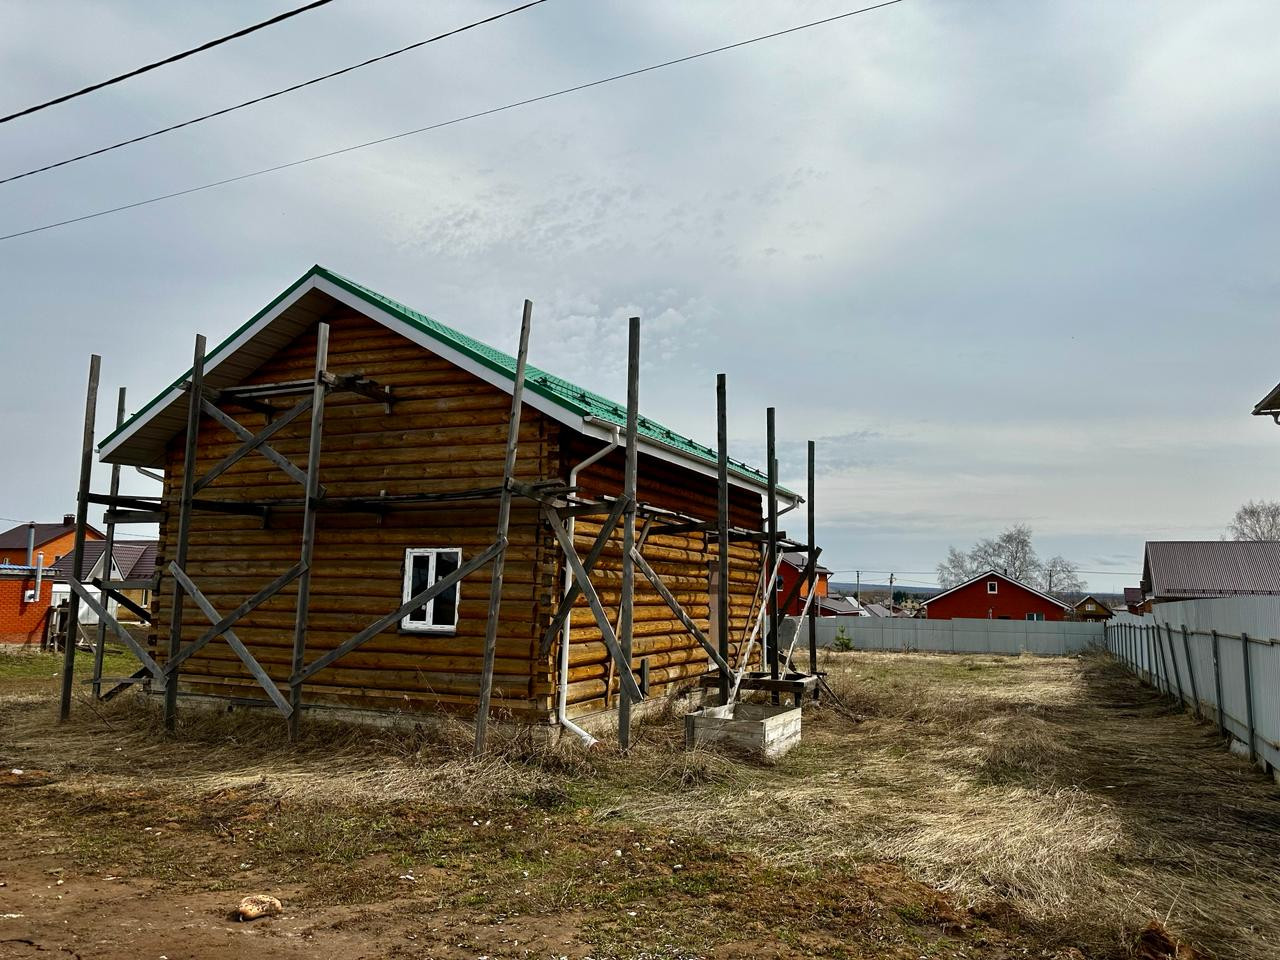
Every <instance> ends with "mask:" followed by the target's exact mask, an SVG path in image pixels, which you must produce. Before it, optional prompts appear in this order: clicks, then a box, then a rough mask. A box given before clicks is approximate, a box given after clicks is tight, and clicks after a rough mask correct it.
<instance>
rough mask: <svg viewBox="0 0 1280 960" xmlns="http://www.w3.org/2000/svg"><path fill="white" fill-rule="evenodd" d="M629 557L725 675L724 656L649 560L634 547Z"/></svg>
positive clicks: (726, 669) (726, 672) (726, 668)
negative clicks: (686, 610)
mask: <svg viewBox="0 0 1280 960" xmlns="http://www.w3.org/2000/svg"><path fill="white" fill-rule="evenodd" d="M631 559H632V560H634V561H635V562H636V566H637V567H639V568H640V572H641V573H643V574H644V576H645V579H646V580H648V581H649V582H650V583H651V584H653V589H655V590H657V591H658V596H660V597H661V598H662V599H663V602H664V603H666V605H667V606H668V607H670V608H671V612H672V613H674V614H675V615H676V619H677V620H679V621H680V622H681V623H683V624H684V628H685V629H686V630H688V631H689V632H690V633H691V634H693V639H695V640H697V641H698V643H699V644H701V645H702V649H703V650H705V651H707V656H709V657H710V658H711V662H712V663H714V664H715V665H716V666H717V667H718V668H719V669H721V670H723V671H725V675H726V676H727V675H728V670H729V665H728V664H727V663H725V662H724V658H723V657H721V656H720V651H719V650H717V649H716V648H715V646H714V644H712V642H711V641H710V640H708V639H707V636H706V634H704V633H703V632H702V629H701V628H700V627H699V626H698V625H697V624H696V623H694V622H693V618H692V617H690V616H689V615H688V614H687V613H685V612H684V607H682V606H680V601H679V600H677V599H676V598H675V595H674V594H672V592H671V591H670V590H669V589H667V585H666V584H665V583H663V582H662V578H661V577H659V576H658V574H657V572H656V571H655V570H654V569H653V567H651V566H649V561H648V560H646V559H645V558H644V557H643V556H642V555H641V553H640V551H639V550H637V549H635V548H632V550H631Z"/></svg>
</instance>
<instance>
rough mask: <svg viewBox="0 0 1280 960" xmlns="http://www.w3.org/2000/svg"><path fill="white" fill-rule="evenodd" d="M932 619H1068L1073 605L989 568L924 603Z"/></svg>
mask: <svg viewBox="0 0 1280 960" xmlns="http://www.w3.org/2000/svg"><path fill="white" fill-rule="evenodd" d="M923 606H924V609H925V616H927V617H928V618H929V619H930V620H956V619H960V618H969V619H976V620H1065V619H1067V615H1068V614H1069V613H1070V612H1071V607H1070V606H1068V605H1067V604H1065V603H1063V602H1062V601H1061V600H1055V599H1054V598H1053V597H1051V596H1049V595H1048V594H1047V593H1042V592H1041V591H1039V590H1037V589H1036V588H1035V587H1031V586H1028V585H1027V584H1025V583H1023V582H1022V581H1021V580H1015V579H1014V578H1013V577H1010V576H1007V575H1005V574H1003V573H1001V572H1000V571H998V570H988V571H987V572H986V573H982V574H979V575H978V576H976V577H974V578H973V579H971V580H966V581H965V582H964V583H961V584H957V585H956V586H954V587H952V588H951V589H950V590H946V591H943V592H942V593H940V594H938V595H937V596H936V597H931V598H930V599H928V600H926V601H925V602H924V604H923Z"/></svg>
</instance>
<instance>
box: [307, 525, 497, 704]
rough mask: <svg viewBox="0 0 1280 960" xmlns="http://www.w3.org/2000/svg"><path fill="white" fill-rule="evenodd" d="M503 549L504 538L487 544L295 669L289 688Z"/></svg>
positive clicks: (372, 635)
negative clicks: (404, 599)
mask: <svg viewBox="0 0 1280 960" xmlns="http://www.w3.org/2000/svg"><path fill="white" fill-rule="evenodd" d="M506 548H507V540H506V538H505V537H504V538H503V539H501V540H498V541H496V542H495V543H492V544H490V545H489V549H488V550H486V551H485V552H484V553H482V554H479V555H478V556H475V557H472V558H471V559H470V560H468V561H467V562H466V563H464V564H463V565H462V566H460V567H459V568H458V569H457V570H455V571H453V573H451V574H449V575H448V576H445V577H441V578H440V579H439V580H437V581H436V582H435V583H433V584H432V585H431V586H429V587H427V588H426V589H425V590H423V591H422V592H420V593H416V594H414V595H413V596H412V597H410V598H409V599H408V600H406V601H405V602H404V603H403V604H401V605H400V609H398V610H396V611H395V612H393V613H389V614H387V615H386V616H385V617H383V618H382V619H380V620H375V621H374V622H373V623H371V624H369V626H367V627H365V628H364V629H363V630H361V631H360V632H359V633H357V634H356V635H355V636H354V637H351V638H350V639H348V640H345V641H343V643H342V644H341V645H339V646H337V647H334V648H333V649H332V650H330V651H329V652H328V653H326V654H325V655H324V656H322V657H320V658H319V659H318V660H313V661H312V662H311V663H309V664H308V665H307V666H305V667H303V668H302V669H301V670H299V671H298V672H297V673H295V674H294V675H293V676H292V677H290V678H289V683H290V685H292V684H295V683H303V682H305V681H306V680H307V679H308V678H309V677H311V676H313V675H314V674H316V673H318V672H319V671H321V670H323V669H324V668H325V667H327V666H329V664H331V663H333V662H334V661H336V660H339V659H341V658H342V657H345V656H346V655H347V654H348V653H350V652H351V651H352V650H354V649H356V647H359V646H361V645H362V644H364V643H366V642H368V641H369V640H372V639H373V638H374V637H376V636H377V635H378V634H380V633H381V632H382V631H383V630H386V629H387V628H388V627H389V626H391V625H392V624H393V623H395V622H396V621H398V620H402V619H404V618H405V617H406V616H408V615H409V614H410V613H412V612H413V611H414V610H417V609H418V608H419V607H421V606H422V605H423V604H424V603H427V602H428V601H430V600H433V599H435V598H436V597H438V596H439V595H440V594H442V593H444V592H445V591H446V590H448V589H449V588H450V587H452V586H453V585H454V584H455V583H457V582H458V581H459V580H461V579H462V578H463V577H465V576H467V575H468V574H472V573H475V572H476V571H477V570H479V569H480V568H481V567H483V566H484V565H485V564H487V563H491V562H493V560H494V559H495V558H496V557H497V556H498V555H499V554H500V553H502V551H503V550H505V549H506Z"/></svg>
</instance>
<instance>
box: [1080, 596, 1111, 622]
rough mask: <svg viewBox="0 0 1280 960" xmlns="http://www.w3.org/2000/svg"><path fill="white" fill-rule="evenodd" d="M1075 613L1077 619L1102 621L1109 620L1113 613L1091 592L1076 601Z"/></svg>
mask: <svg viewBox="0 0 1280 960" xmlns="http://www.w3.org/2000/svg"><path fill="white" fill-rule="evenodd" d="M1075 615H1076V619H1077V620H1090V621H1102V620H1110V619H1111V618H1112V617H1114V616H1115V613H1114V611H1112V609H1111V608H1110V607H1108V606H1107V605H1106V604H1105V603H1103V602H1102V601H1101V600H1099V599H1098V598H1097V597H1095V596H1094V595H1093V594H1089V595H1088V596H1086V597H1082V598H1081V599H1080V600H1079V602H1077V603H1076V605H1075Z"/></svg>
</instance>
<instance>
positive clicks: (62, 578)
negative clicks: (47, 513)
mask: <svg viewBox="0 0 1280 960" xmlns="http://www.w3.org/2000/svg"><path fill="white" fill-rule="evenodd" d="M159 546H160V543H159V541H158V540H117V541H116V542H115V544H114V545H113V546H112V548H111V575H110V576H109V577H107V578H106V579H109V580H149V579H151V578H152V577H153V576H155V572H156V551H157V549H158V548H159ZM105 552H106V543H105V542H104V541H101V540H95V541H94V542H92V543H86V544H85V545H84V561H83V564H84V565H83V570H84V573H83V575H82V576H81V578H80V579H81V581H82V582H83V583H85V584H88V583H89V581H91V580H94V579H95V578H102V576H103V573H102V558H103V554H104V553H105ZM73 559H74V557H73V556H72V554H69V553H68V554H66V555H65V556H64V557H63V558H62V559H61V560H59V561H58V562H57V563H55V564H54V565H53V568H52V576H53V581H54V586H53V605H54V606H55V607H57V606H61V605H62V603H63V602H64V601H66V600H69V599H70V598H71V586H70V582H71V564H72V560H73ZM89 592H90V593H92V594H93V595H94V596H95V597H97V598H98V599H99V600H101V597H102V592H101V591H100V590H95V589H93V588H92V587H90V588H89ZM121 593H123V594H124V595H125V597H127V598H128V599H129V600H131V601H133V603H135V604H137V605H138V606H139V607H143V608H146V607H147V606H149V605H150V603H151V590H150V588H148V587H133V588H130V589H127V590H122V591H121ZM107 609H108V610H109V611H110V612H111V613H112V614H113V615H114V616H115V617H116V619H118V620H133V621H137V620H138V616H137V614H135V613H133V611H131V610H129V609H128V608H127V607H125V606H124V605H121V606H120V607H119V608H118V609H117V607H116V604H115V601H111V602H110V603H109V604H108V606H107ZM80 622H81V623H97V622H98V617H97V614H95V613H94V612H93V611H92V610H90V609H88V607H87V606H81V608H80Z"/></svg>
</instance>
